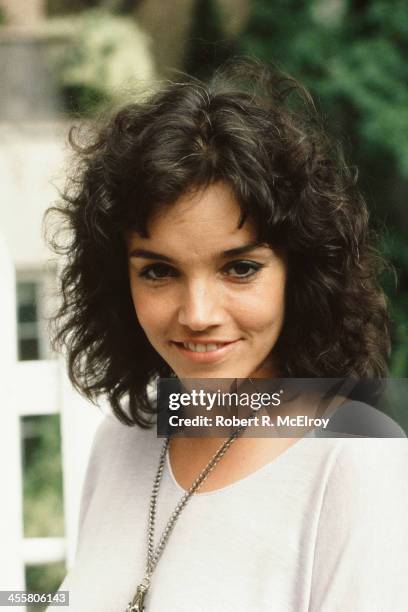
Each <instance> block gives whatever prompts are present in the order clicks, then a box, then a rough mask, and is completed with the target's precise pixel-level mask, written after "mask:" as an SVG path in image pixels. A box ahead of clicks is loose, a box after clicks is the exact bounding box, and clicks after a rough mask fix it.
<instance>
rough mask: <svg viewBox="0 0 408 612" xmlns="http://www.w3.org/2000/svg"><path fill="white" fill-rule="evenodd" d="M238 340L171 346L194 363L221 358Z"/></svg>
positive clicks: (175, 344) (177, 343)
mask: <svg viewBox="0 0 408 612" xmlns="http://www.w3.org/2000/svg"><path fill="white" fill-rule="evenodd" d="M237 342H238V340H233V341H231V342H223V343H220V342H208V343H205V344H204V343H201V342H172V344H173V345H174V346H175V347H176V348H177V349H178V350H179V352H180V353H181V354H182V355H184V356H186V357H188V358H190V359H193V360H195V361H200V362H204V361H212V360H214V359H218V358H219V357H222V356H224V355H226V354H228V352H229V351H230V350H232V349H233V347H234V345H235V344H236V343H237Z"/></svg>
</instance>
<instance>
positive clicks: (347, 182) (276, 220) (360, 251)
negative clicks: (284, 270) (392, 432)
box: [48, 61, 389, 427]
mask: <svg viewBox="0 0 408 612" xmlns="http://www.w3.org/2000/svg"><path fill="white" fill-rule="evenodd" d="M81 135H82V138H81ZM83 135H84V132H83V131H80V132H79V136H78V133H77V132H76V131H75V130H74V131H73V130H71V132H70V142H71V144H72V146H73V148H74V150H75V158H76V160H77V163H76V164H75V166H74V171H73V173H72V176H71V178H70V179H69V180H68V182H67V185H66V189H65V191H64V193H63V194H62V200H61V202H60V203H59V204H57V205H56V206H54V207H53V208H51V209H49V211H48V213H55V212H56V213H58V214H59V215H62V216H63V217H64V219H65V221H66V222H67V223H68V229H69V236H70V238H69V240H68V242H65V244H62V245H61V241H59V240H58V236H55V235H54V236H53V238H52V239H51V244H52V246H53V247H54V249H55V250H56V251H57V252H59V253H60V252H63V253H65V254H66V258H67V259H66V263H65V267H64V268H63V271H62V275H61V295H62V303H61V306H60V308H59V310H58V312H57V314H56V317H55V319H54V324H55V328H54V330H53V338H54V346H55V348H57V349H61V348H62V349H66V351H67V356H68V369H69V375H70V378H71V381H72V382H73V384H74V385H75V387H76V388H77V389H78V390H80V391H81V392H82V393H84V394H85V395H86V396H87V397H88V398H90V399H91V400H93V401H95V400H96V398H97V397H98V396H99V395H100V394H106V396H107V398H108V400H109V402H110V404H111V406H112V409H113V411H114V414H115V415H116V416H117V417H118V418H119V419H120V420H121V421H122V422H124V423H126V424H128V425H131V424H135V423H137V424H138V425H140V426H142V427H143V426H147V425H148V424H149V423H150V422H151V415H152V414H153V413H154V410H155V409H154V407H153V406H152V405H151V402H150V401H149V397H148V393H147V388H148V384H149V382H151V381H153V380H154V379H155V377H157V376H169V375H170V374H171V370H170V368H169V366H168V365H167V363H166V362H164V360H163V359H162V358H161V356H160V355H159V354H158V353H157V352H156V351H155V350H154V349H153V347H152V346H151V345H150V343H149V341H148V339H147V338H146V336H145V334H144V332H143V330H142V328H141V326H140V325H139V323H138V321H137V319H136V317H135V312H134V307H133V303H132V299H131V295H130V289H129V278H128V265H127V255H126V249H125V243H124V230H125V229H134V230H136V231H139V232H140V233H141V234H142V235H144V236H147V235H148V234H147V223H148V221H149V218H150V216H151V215H152V213H153V211H156V210H157V209H158V207H160V206H162V205H165V204H169V203H172V202H175V201H176V200H177V199H178V198H179V197H180V196H181V195H183V194H184V193H186V192H187V191H188V190H189V189H191V188H192V187H196V186H197V187H202V186H207V185H209V184H212V183H214V182H215V181H224V182H226V183H227V184H228V185H229V186H230V187H231V188H232V190H233V193H234V195H235V197H236V199H237V201H238V203H239V205H240V207H241V211H242V215H241V220H240V223H241V224H242V223H243V222H244V220H245V219H246V218H247V217H248V216H249V217H250V218H251V219H252V220H253V221H254V222H255V224H256V227H257V229H258V234H259V240H260V241H265V242H267V243H269V244H270V245H271V246H273V247H274V248H283V249H284V250H285V253H286V256H287V261H288V280H287V288H286V313H285V322H284V327H283V330H282V332H281V335H280V338H279V340H278V342H277V345H276V346H275V348H274V356H275V357H276V358H277V359H278V363H279V364H280V366H281V371H282V372H283V375H284V376H288V377H295V376H296V377H332V378H333V377H348V376H352V377H358V378H368V377H383V376H384V375H385V373H386V368H387V365H386V360H387V355H388V352H389V335H388V316H387V309H386V301H385V298H384V294H383V292H382V291H381V288H380V284H379V282H378V275H379V273H380V271H381V269H382V259H381V257H380V256H379V255H378V253H377V251H376V249H375V247H374V239H375V236H373V233H372V231H371V230H369V227H368V212H367V207H366V205H365V202H364V200H363V198H362V196H361V195H360V193H359V191H358V189H357V187H356V181H355V177H354V174H353V172H351V170H350V169H349V168H348V167H347V166H346V164H345V163H344V160H343V157H342V154H341V151H340V149H339V147H338V146H337V145H336V144H334V143H333V142H332V141H331V140H330V139H329V138H328V137H327V136H326V135H325V132H324V130H323V129H322V127H321V120H320V119H319V116H318V114H317V113H316V111H315V108H314V106H313V102H312V101H311V99H310V96H309V95H308V94H307V92H306V91H305V90H304V89H303V88H302V87H301V86H300V85H299V84H298V83H297V82H295V81H294V80H293V79H292V78H291V77H288V76H287V75H285V74H283V73H281V72H280V71H278V70H276V69H275V68H271V67H269V66H265V65H261V64H259V63H256V62H248V61H235V62H233V63H229V64H228V65H226V66H224V67H223V68H222V69H220V70H219V71H217V72H216V74H215V75H214V77H213V79H212V80H211V81H210V82H209V83H202V82H200V81H198V80H196V79H194V78H191V77H185V76H183V79H182V82H170V83H166V84H165V85H164V86H162V87H161V88H160V89H158V90H156V91H154V92H153V93H151V94H150V95H149V96H147V97H145V99H144V100H142V101H135V102H133V103H131V104H128V105H126V106H125V107H124V108H122V109H120V110H119V111H118V112H116V113H114V115H113V116H112V117H110V118H109V119H107V120H105V121H103V122H102V123H100V122H99V123H95V125H94V126H93V127H92V126H91V129H90V130H89V129H88V130H85V136H83ZM63 227H65V225H64V226H63ZM64 236H65V233H64Z"/></svg>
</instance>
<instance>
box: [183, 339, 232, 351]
mask: <svg viewBox="0 0 408 612" xmlns="http://www.w3.org/2000/svg"><path fill="white" fill-rule="evenodd" d="M232 343H233V342H232V341H231V342H206V343H204V342H175V343H174V344H177V345H178V346H180V347H183V348H185V349H186V350H189V351H193V352H194V353H209V352H212V351H218V350H219V349H221V348H223V347H224V346H227V345H228V344H232Z"/></svg>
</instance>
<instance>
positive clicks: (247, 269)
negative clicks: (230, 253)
mask: <svg viewBox="0 0 408 612" xmlns="http://www.w3.org/2000/svg"><path fill="white" fill-rule="evenodd" d="M261 268H262V265H261V264H259V263H256V262H255V261H234V262H232V263H230V264H229V265H228V266H227V268H226V270H227V271H228V274H229V275H230V276H233V277H234V278H238V279H239V278H242V279H244V278H249V277H251V276H253V275H254V274H256V273H257V272H258V271H259V270H260V269H261Z"/></svg>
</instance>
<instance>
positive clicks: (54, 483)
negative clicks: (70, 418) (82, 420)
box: [23, 414, 64, 538]
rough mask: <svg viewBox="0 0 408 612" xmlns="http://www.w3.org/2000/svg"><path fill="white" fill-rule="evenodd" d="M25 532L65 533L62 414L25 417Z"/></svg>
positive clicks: (29, 534) (34, 534)
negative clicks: (60, 425) (60, 416)
mask: <svg viewBox="0 0 408 612" xmlns="http://www.w3.org/2000/svg"><path fill="white" fill-rule="evenodd" d="M23 432H24V440H23V441H24V443H23V474H24V479H23V484H24V507H23V510H24V535H25V537H27V538H35V537H47V536H49V537H60V536H63V535H64V521H63V492H62V467H61V454H60V450H61V436H60V427H59V415H56V414H53V415H46V416H28V417H24V418H23Z"/></svg>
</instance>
